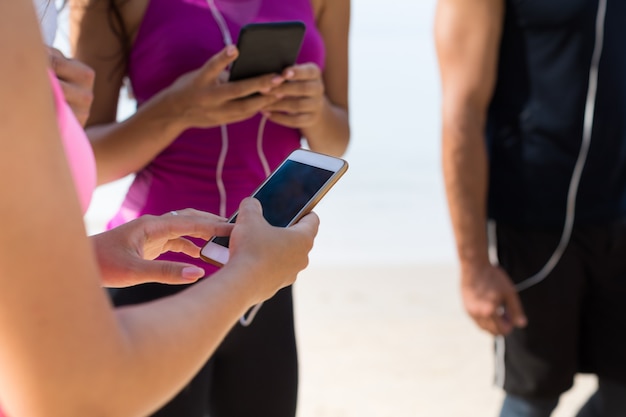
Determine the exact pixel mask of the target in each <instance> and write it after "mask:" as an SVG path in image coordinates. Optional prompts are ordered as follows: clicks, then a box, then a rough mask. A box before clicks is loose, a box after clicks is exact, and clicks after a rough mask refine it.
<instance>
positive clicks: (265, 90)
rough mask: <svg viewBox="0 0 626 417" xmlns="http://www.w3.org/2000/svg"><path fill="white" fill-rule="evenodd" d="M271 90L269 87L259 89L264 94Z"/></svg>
mask: <svg viewBox="0 0 626 417" xmlns="http://www.w3.org/2000/svg"><path fill="white" fill-rule="evenodd" d="M270 91H271V89H270V88H269V87H265V88H261V89H260V90H259V92H260V93H263V94H267V93H269V92H270Z"/></svg>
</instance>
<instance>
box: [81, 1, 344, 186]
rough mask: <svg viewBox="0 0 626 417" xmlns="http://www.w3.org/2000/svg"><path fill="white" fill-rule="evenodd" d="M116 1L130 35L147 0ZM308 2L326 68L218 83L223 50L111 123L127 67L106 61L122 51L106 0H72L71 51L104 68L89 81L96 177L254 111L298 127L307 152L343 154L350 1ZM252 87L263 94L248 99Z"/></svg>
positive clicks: (128, 169) (128, 168) (228, 58)
mask: <svg viewBox="0 0 626 417" xmlns="http://www.w3.org/2000/svg"><path fill="white" fill-rule="evenodd" d="M118 4H119V9H120V12H121V15H122V19H123V21H124V24H125V27H126V28H127V29H128V32H129V34H130V38H131V41H133V40H134V37H135V36H136V33H137V29H138V27H139V25H140V22H141V19H142V18H143V14H144V12H145V10H146V8H147V5H148V0H140V1H132V2H119V1H118ZM313 6H314V10H315V13H316V20H317V23H318V27H319V28H320V31H321V33H322V37H323V39H324V41H325V44H326V47H327V65H326V69H325V71H324V72H322V71H320V69H319V68H318V67H317V66H316V65H314V64H303V65H297V66H294V67H290V68H287V69H285V71H284V72H283V74H270V75H267V76H261V77H257V78H253V79H250V80H243V81H237V82H232V83H223V82H222V81H220V80H222V79H223V78H224V77H223V74H221V73H222V71H221V69H223V68H225V67H226V66H227V65H228V64H229V63H230V62H232V61H234V60H235V59H236V56H237V52H236V48H233V47H230V48H225V49H224V50H223V51H222V52H220V53H218V54H217V55H216V56H214V57H213V58H211V59H210V60H209V61H207V63H206V64H205V65H204V67H203V68H201V69H199V70H196V71H193V72H191V73H188V74H185V75H183V76H182V77H180V78H179V79H178V80H177V81H176V82H175V83H174V84H173V85H172V86H170V87H169V88H166V89H164V90H163V91H161V92H160V93H159V94H157V95H156V96H155V97H154V98H153V99H151V100H150V101H148V102H147V103H145V104H144V105H143V106H142V107H141V108H140V109H139V110H138V111H137V112H136V113H135V114H134V115H133V116H132V117H130V118H129V119H127V120H125V121H123V122H121V123H117V122H116V121H115V117H116V112H117V103H118V98H119V89H120V87H121V86H122V81H123V77H124V75H125V74H124V67H125V65H124V62H123V61H122V62H120V61H116V60H115V59H110V57H116V56H117V57H120V59H123V53H122V50H121V46H120V42H119V40H118V38H117V37H116V35H115V33H114V32H113V31H112V29H111V27H110V24H109V19H108V9H107V2H105V1H98V0H72V1H71V2H70V8H71V20H70V25H71V40H72V47H73V49H74V53H75V57H76V58H77V59H79V60H80V61H82V62H85V63H86V64H87V65H89V66H90V67H92V68H93V69H94V70H95V71H96V73H97V74H102V76H99V77H96V80H95V84H94V95H95V100H94V103H93V105H92V111H91V115H90V118H89V120H88V122H87V126H88V135H89V137H90V140H91V141H92V144H93V147H94V152H95V154H96V159H97V161H98V183H100V184H101V183H106V182H110V181H113V180H116V179H119V178H122V177H124V176H126V175H128V174H131V173H134V172H137V171H138V170H139V169H141V168H142V167H144V166H145V165H146V164H148V163H149V162H150V161H151V160H152V159H153V158H154V157H155V156H156V155H158V154H159V153H160V152H161V151H162V150H163V149H165V148H166V147H167V146H168V145H169V144H170V143H172V141H173V140H174V139H175V138H176V137H177V136H178V135H179V134H180V133H181V132H182V131H184V130H186V129H188V128H191V127H215V126H219V125H221V124H225V123H231V122H235V121H241V120H245V119H247V118H250V117H251V116H253V115H254V114H256V113H258V112H263V113H264V114H265V115H266V116H267V117H268V118H269V119H270V120H273V121H274V122H276V123H279V124H283V125H286V126H289V127H294V128H299V129H301V131H302V134H303V136H304V137H305V138H306V140H307V141H308V144H309V147H310V148H311V149H312V150H315V151H318V152H323V153H327V154H331V155H336V156H340V155H342V154H343V153H344V152H345V151H346V149H347V146H348V141H349V137H350V129H349V120H348V48H347V44H348V31H349V20H350V3H349V0H341V1H330V0H315V1H314V2H313ZM255 92H261V93H262V95H260V96H255V97H247V96H249V95H250V94H251V93H255ZM246 97H247V98H246Z"/></svg>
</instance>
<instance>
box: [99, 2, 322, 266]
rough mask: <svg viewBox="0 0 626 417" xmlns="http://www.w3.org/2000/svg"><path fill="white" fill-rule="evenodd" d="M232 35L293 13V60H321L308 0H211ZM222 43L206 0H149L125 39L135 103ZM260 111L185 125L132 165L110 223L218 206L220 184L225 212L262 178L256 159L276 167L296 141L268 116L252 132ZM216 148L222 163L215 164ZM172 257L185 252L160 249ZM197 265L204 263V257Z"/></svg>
mask: <svg viewBox="0 0 626 417" xmlns="http://www.w3.org/2000/svg"><path fill="white" fill-rule="evenodd" d="M215 4H216V5H217V8H218V9H219V10H220V12H221V14H222V15H223V17H224V20H225V21H226V24H227V26H228V29H229V32H230V34H231V36H232V39H233V42H235V43H236V42H237V38H238V35H239V30H240V29H241V27H242V26H243V25H245V24H247V23H251V22H268V21H283V20H300V21H303V22H304V23H305V25H306V28H307V29H306V34H305V38H304V41H303V45H302V49H301V52H300V55H299V57H298V63H305V62H314V63H316V64H317V65H318V66H320V68H323V66H324V57H325V49H324V43H323V40H322V37H321V35H320V33H319V31H318V30H317V28H316V26H315V18H314V14H313V9H312V6H311V0H289V1H285V0H215ZM222 48H224V40H223V36H222V33H221V32H220V29H219V26H218V24H217V23H216V20H215V19H214V17H213V15H212V13H211V10H210V8H209V6H208V4H207V0H150V2H149V5H148V7H147V10H146V12H145V15H144V19H143V22H142V24H141V26H140V28H139V31H138V34H137V38H136V40H135V43H134V45H133V47H132V50H131V53H130V57H129V66H128V73H129V78H130V81H131V84H132V88H133V92H134V94H135V97H136V98H137V102H138V106H142V105H143V103H145V102H146V101H147V100H149V99H150V98H152V97H153V96H154V95H155V94H157V93H158V92H160V91H161V90H163V89H164V88H166V87H168V86H169V85H171V84H172V83H173V82H174V81H175V80H176V79H177V78H179V77H180V76H181V75H183V74H185V73H187V72H189V71H192V70H195V69H197V68H199V67H201V66H202V65H203V64H204V63H205V62H206V61H207V60H208V59H209V58H210V57H211V56H213V55H214V54H216V53H217V52H219V51H220V50H221V49H222ZM260 121H261V117H260V115H257V116H255V117H253V118H251V119H248V120H245V121H242V122H240V123H234V124H230V125H228V127H227V130H228V141H227V142H225V141H224V138H223V137H222V134H221V131H220V128H219V127H218V128H212V129H189V130H187V131H185V132H184V133H183V134H182V135H180V136H179V137H178V138H177V139H176V140H175V141H174V142H173V143H172V144H171V145H170V146H169V147H168V148H167V149H165V150H164V151H163V152H161V154H159V155H158V156H157V157H156V158H155V159H154V160H153V161H152V162H151V163H150V164H149V165H148V166H146V167H145V168H144V169H143V170H141V171H140V172H138V173H137V175H136V177H135V179H134V182H133V183H132V185H131V186H130V189H129V191H128V194H127V195H126V198H125V200H124V202H123V204H122V207H121V209H120V211H119V212H118V213H117V215H116V216H115V217H114V218H113V219H112V221H111V222H110V223H109V226H110V227H112V226H116V225H119V224H121V223H125V222H127V221H128V220H131V219H134V218H136V217H137V216H140V215H142V214H146V213H149V214H157V215H159V214H163V213H167V212H169V211H171V210H178V209H182V208H186V207H193V208H196V209H200V210H205V211H208V212H212V213H216V214H219V209H220V202H223V200H222V199H221V198H220V191H219V186H218V183H220V182H223V185H224V189H225V191H226V201H225V206H226V213H225V214H226V215H227V216H229V215H230V214H232V213H233V212H234V211H235V210H236V209H237V208H238V206H239V203H240V202H241V200H242V199H243V198H244V197H247V196H249V195H250V194H251V193H252V191H253V190H254V189H255V188H256V187H257V186H258V185H259V184H260V183H261V182H262V181H263V180H264V179H265V177H266V174H265V171H264V168H263V162H262V159H266V160H267V163H268V166H269V168H270V169H273V168H275V167H276V166H277V165H278V164H279V163H280V162H281V161H282V160H283V159H284V158H285V157H286V156H287V155H288V154H289V153H290V152H291V151H293V150H294V149H297V148H299V147H300V146H301V134H300V131H299V130H297V129H291V128H287V127H284V126H280V125H277V124H274V123H271V122H268V123H267V125H266V127H265V131H264V134H263V135H262V137H261V138H260V139H259V137H258V133H259V124H260ZM220 156H221V157H222V158H223V162H224V163H223V169H221V170H220V166H219V165H220V164H219V161H220ZM164 258H167V259H172V260H181V261H182V260H184V261H186V262H189V259H188V258H187V257H185V256H183V255H176V254H167V256H166V257H165V256H164ZM197 263H198V265H200V266H202V267H204V268H205V269H207V270H208V269H210V268H208V265H207V264H206V263H203V262H202V261H200V260H198V261H197Z"/></svg>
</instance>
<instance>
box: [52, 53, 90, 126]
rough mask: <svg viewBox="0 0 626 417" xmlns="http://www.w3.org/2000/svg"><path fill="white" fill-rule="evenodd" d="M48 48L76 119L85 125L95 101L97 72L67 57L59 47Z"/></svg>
mask: <svg viewBox="0 0 626 417" xmlns="http://www.w3.org/2000/svg"><path fill="white" fill-rule="evenodd" d="M46 48H47V49H48V60H49V62H50V68H51V69H52V71H54V73H55V74H56V76H57V78H58V79H59V82H60V84H61V88H62V89H63V94H64V95H65V100H66V101H67V104H69V106H70V108H71V109H72V111H73V112H74V115H75V116H76V119H78V121H79V122H80V124H81V125H82V126H85V123H86V122H87V119H88V118H89V111H90V110H91V103H92V102H93V83H94V79H95V72H94V71H93V70H92V69H91V68H89V67H88V66H87V65H85V64H83V63H82V62H80V61H76V60H75V59H69V58H66V57H65V56H64V55H63V54H62V53H61V51H59V50H58V49H55V48H52V47H49V46H47V47H46Z"/></svg>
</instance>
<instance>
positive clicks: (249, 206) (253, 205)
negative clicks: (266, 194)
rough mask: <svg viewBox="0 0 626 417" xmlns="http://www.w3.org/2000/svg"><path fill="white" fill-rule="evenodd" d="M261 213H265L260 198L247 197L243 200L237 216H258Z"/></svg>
mask: <svg viewBox="0 0 626 417" xmlns="http://www.w3.org/2000/svg"><path fill="white" fill-rule="evenodd" d="M259 214H263V207H261V202H260V201H259V200H257V199H256V198H253V197H247V198H244V199H243V200H242V201H241V204H240V205H239V214H238V215H237V217H243V218H247V217H248V216H258V215H259Z"/></svg>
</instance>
